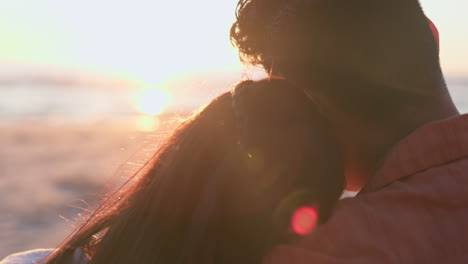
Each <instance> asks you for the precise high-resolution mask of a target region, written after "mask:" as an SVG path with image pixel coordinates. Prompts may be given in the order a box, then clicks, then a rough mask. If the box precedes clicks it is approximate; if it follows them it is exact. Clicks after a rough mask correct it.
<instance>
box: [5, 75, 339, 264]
mask: <svg viewBox="0 0 468 264" xmlns="http://www.w3.org/2000/svg"><path fill="white" fill-rule="evenodd" d="M145 170H146V172H145V173H144V174H143V176H141V177H140V178H139V179H136V181H135V183H134V184H133V185H132V186H131V187H130V188H129V189H128V190H126V191H125V192H123V193H121V194H118V195H113V196H111V198H109V199H108V200H107V201H105V202H104V203H103V205H102V206H101V207H100V208H99V209H98V210H96V212H95V213H94V214H93V215H92V216H90V218H89V219H88V220H87V221H86V222H85V223H84V224H83V225H82V226H81V227H80V228H79V229H78V230H77V231H76V232H75V233H74V234H73V235H71V236H70V238H69V239H67V240H66V241H65V242H64V243H63V244H62V245H61V246H59V247H58V248H57V249H56V250H55V251H54V252H53V253H50V254H49V256H47V257H46V258H45V259H43V260H42V262H40V263H48V264H53V263H57V264H63V263H80V264H81V263H89V264H92V263H114V264H116V263H126V264H128V263H260V262H261V259H262V257H263V256H264V255H265V254H266V253H267V252H268V251H269V250H270V249H271V248H272V247H274V246H275V245H277V244H279V243H284V242H287V241H290V240H293V239H295V238H297V237H298V234H306V233H308V232H309V231H311V230H312V229H313V224H314V223H310V222H311V221H312V222H313V220H314V219H313V216H314V215H313V213H314V212H316V213H317V214H318V223H323V222H325V221H326V220H327V218H328V217H329V216H330V215H331V212H332V209H333V207H334V205H335V203H336V202H337V200H338V199H339V197H340V195H341V193H342V191H343V184H344V183H343V181H344V180H343V179H344V177H343V171H342V162H341V153H340V149H339V147H338V144H337V143H336V142H335V139H334V136H333V135H332V134H331V133H330V132H329V130H328V128H327V124H326V123H325V121H324V120H323V119H322V118H321V116H320V115H319V113H318V112H317V111H316V110H315V109H314V108H313V105H312V104H311V103H309V102H308V100H307V99H306V97H305V96H304V95H303V94H302V92H301V91H300V90H299V89H293V87H290V85H289V84H288V83H287V82H286V81H284V80H280V79H265V80H261V81H257V82H254V81H244V82H242V83H240V84H238V85H237V87H236V88H235V89H234V91H233V92H232V93H231V92H228V93H225V94H223V95H221V96H219V97H218V98H216V99H215V100H213V101H212V102H211V103H210V104H209V105H208V106H206V107H205V108H204V109H203V110H201V111H200V112H199V113H197V114H195V115H194V116H193V117H192V118H190V119H189V120H187V121H186V122H184V123H183V124H182V125H180V126H179V128H178V129H176V130H175V132H174V133H173V134H172V136H170V137H169V138H168V140H167V142H166V143H165V145H164V146H163V147H162V148H161V149H160V150H159V151H158V152H157V153H155V155H154V157H153V162H152V163H151V164H150V165H148V166H147V168H145ZM298 209H299V210H298ZM301 210H302V211H301ZM301 212H309V215H308V217H309V218H307V217H306V218H304V217H302V218H301V215H300V213H301ZM298 213H299V214H298ZM304 219H306V223H305V226H304ZM304 228H305V229H304ZM5 263H8V262H5ZM10 263H13V262H10ZM2 264H3V263H2Z"/></svg>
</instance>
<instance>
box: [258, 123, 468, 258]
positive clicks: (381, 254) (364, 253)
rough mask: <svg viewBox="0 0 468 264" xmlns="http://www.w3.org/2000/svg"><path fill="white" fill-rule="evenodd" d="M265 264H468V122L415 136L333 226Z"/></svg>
mask: <svg viewBox="0 0 468 264" xmlns="http://www.w3.org/2000/svg"><path fill="white" fill-rule="evenodd" d="M264 263H267V264H302V263H304V264H305V263H311V264H312V263H313V264H341V263H347V264H354V263H360V264H365V263H372V264H374V263H379V264H383V263H392V264H393V263H421V264H430V263H437V264H441V263H447V264H448V263H468V115H460V116H456V117H454V118H450V119H447V120H442V121H437V122H433V123H430V124H427V125H425V126H423V127H421V128H419V129H417V130H416V131H414V132H413V133H412V134H410V135H409V136H408V137H406V138H405V139H403V140H402V141H401V142H400V143H398V144H397V145H396V146H395V147H394V148H393V149H392V150H391V151H390V152H389V153H388V154H387V156H386V158H385V160H384V162H383V165H382V167H381V168H380V169H379V170H378V171H377V173H376V174H375V176H374V177H373V178H372V179H371V181H370V182H369V183H368V185H367V186H366V188H365V189H364V190H363V191H361V193H359V194H358V196H356V197H355V198H348V199H344V200H342V201H340V203H339V205H338V207H337V208H336V212H335V213H334V215H333V217H332V218H331V219H330V221H329V222H328V223H327V224H325V225H323V226H322V227H320V229H318V230H317V231H316V232H315V233H313V234H311V235H309V236H306V237H304V238H303V239H301V240H300V241H297V242H295V243H292V244H289V245H282V246H279V247H277V248H276V249H274V250H273V251H272V252H271V254H269V256H267V257H266V258H265V261H264Z"/></svg>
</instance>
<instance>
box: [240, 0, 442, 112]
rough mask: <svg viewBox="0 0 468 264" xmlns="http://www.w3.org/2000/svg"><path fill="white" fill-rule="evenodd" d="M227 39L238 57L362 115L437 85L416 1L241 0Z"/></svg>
mask: <svg viewBox="0 0 468 264" xmlns="http://www.w3.org/2000/svg"><path fill="white" fill-rule="evenodd" d="M231 38H232V41H233V43H234V44H235V45H236V46H237V47H238V48H239V51H240V53H241V58H242V59H243V60H244V61H246V62H249V63H252V64H256V65H261V66H263V67H264V68H265V69H266V70H267V71H268V72H270V73H271V74H274V75H281V76H283V77H286V78H288V79H290V81H292V82H295V83H297V84H299V85H301V86H303V87H305V90H306V92H307V93H308V94H309V96H311V97H312V99H313V100H317V101H321V102H324V103H326V104H329V105H335V106H339V107H341V108H343V110H345V111H347V112H355V114H356V116H361V117H362V118H364V119H368V118H377V117H380V118H382V117H386V115H387V114H391V113H393V111H394V110H395V108H399V107H400V106H401V105H402V104H404V103H405V101H407V103H411V102H412V101H413V100H419V99H418V98H420V97H428V96H429V97H430V96H433V95H434V94H437V92H438V91H433V90H431V89H430V88H429V87H430V86H434V83H437V84H438V86H440V85H441V84H442V85H444V84H443V77H442V73H441V69H440V65H439V56H438V47H437V44H436V41H435V40H434V37H433V35H432V32H431V29H430V27H429V24H428V21H427V18H426V16H425V15H424V13H423V11H422V9H421V6H420V4H419V2H418V1H417V0H392V1H375V0H354V1H346V0H241V1H240V2H239V5H238V10H237V21H236V22H235V24H234V25H233V27H232V30H231ZM374 107H377V108H374ZM367 115H371V116H367ZM374 115H378V116H374Z"/></svg>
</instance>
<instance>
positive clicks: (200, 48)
mask: <svg viewBox="0 0 468 264" xmlns="http://www.w3.org/2000/svg"><path fill="white" fill-rule="evenodd" d="M421 2H422V5H423V7H424V9H425V11H426V14H427V15H428V16H429V17H430V18H431V19H432V20H433V21H434V22H435V24H436V25H437V27H438V28H439V31H440V34H441V61H442V64H443V68H444V71H445V73H446V74H447V75H449V76H468V50H467V49H466V48H465V47H468V29H467V28H466V27H467V26H468V15H466V13H467V12H468V1H465V0H444V1H441V0H421ZM236 3H237V1H236V0H198V1H193V0H178V1H176V0H170V1H154V0H80V1H74V0H41V1H38V0H0V73H1V72H5V71H8V70H10V71H11V69H14V71H21V70H23V69H30V68H33V69H34V68H37V69H38V68H50V69H70V70H78V71H86V72H94V73H99V74H108V75H116V76H120V77H124V78H130V79H135V80H141V81H143V82H146V83H159V82H162V81H163V80H164V79H166V78H168V77H169V76H174V75H177V74H180V73H187V72H197V71H200V72H207V71H214V72H226V71H238V70H241V69H242V66H241V64H240V63H239V60H238V57H237V53H236V50H235V49H234V48H232V47H231V44H230V42H229V27H230V25H231V23H232V22H233V21H234V10H235V5H236Z"/></svg>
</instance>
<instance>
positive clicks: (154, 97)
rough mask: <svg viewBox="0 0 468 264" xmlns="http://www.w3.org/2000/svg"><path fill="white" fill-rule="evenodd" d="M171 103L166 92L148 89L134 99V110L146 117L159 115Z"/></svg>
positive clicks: (158, 89)
mask: <svg viewBox="0 0 468 264" xmlns="http://www.w3.org/2000/svg"><path fill="white" fill-rule="evenodd" d="M170 103H171V95H170V94H169V92H168V91H167V90H164V89H160V88H148V89H145V90H143V91H141V92H140V93H139V94H138V95H137V97H136V108H137V110H138V111H139V112H141V113H143V114H146V115H159V114H161V113H162V111H164V109H166V107H168V106H169V105H170Z"/></svg>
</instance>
